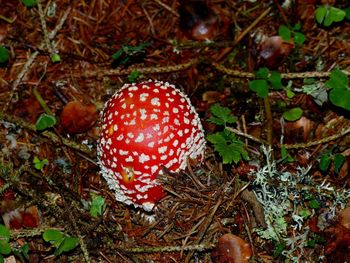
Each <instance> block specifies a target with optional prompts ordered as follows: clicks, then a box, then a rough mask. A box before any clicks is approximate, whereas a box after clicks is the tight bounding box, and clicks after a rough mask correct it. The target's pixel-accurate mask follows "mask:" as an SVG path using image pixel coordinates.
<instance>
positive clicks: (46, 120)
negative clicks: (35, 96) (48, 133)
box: [35, 113, 57, 131]
mask: <svg viewBox="0 0 350 263" xmlns="http://www.w3.org/2000/svg"><path fill="white" fill-rule="evenodd" d="M56 122H57V121H56V118H55V116H52V115H49V114H46V113H43V114H41V115H40V116H39V118H38V120H37V121H36V124H35V128H36V129H37V130H38V131H42V130H46V129H48V128H51V127H53V126H55V125H56Z"/></svg>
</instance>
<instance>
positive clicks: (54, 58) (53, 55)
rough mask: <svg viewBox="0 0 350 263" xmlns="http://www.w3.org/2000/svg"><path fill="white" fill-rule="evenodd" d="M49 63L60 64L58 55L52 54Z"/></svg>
mask: <svg viewBox="0 0 350 263" xmlns="http://www.w3.org/2000/svg"><path fill="white" fill-rule="evenodd" d="M51 61H52V62H53V63H57V62H60V61H61V57H60V55H58V54H57V53H55V54H52V56H51Z"/></svg>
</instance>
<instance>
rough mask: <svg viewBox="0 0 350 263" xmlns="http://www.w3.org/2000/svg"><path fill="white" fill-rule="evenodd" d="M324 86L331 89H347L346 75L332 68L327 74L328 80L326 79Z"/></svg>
mask: <svg viewBox="0 0 350 263" xmlns="http://www.w3.org/2000/svg"><path fill="white" fill-rule="evenodd" d="M325 84H326V86H327V87H329V88H331V89H348V87H349V80H348V76H347V75H346V74H345V73H343V72H342V71H341V70H339V69H334V70H332V71H331V73H330V75H329V80H327V81H326V83H325Z"/></svg>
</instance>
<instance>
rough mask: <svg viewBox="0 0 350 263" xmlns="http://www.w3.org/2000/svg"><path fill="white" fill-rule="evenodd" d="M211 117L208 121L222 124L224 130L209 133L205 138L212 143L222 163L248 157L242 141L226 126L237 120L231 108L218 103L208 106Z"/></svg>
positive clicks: (236, 161)
mask: <svg viewBox="0 0 350 263" xmlns="http://www.w3.org/2000/svg"><path fill="white" fill-rule="evenodd" d="M210 111H211V113H212V115H213V116H212V117H211V118H209V121H210V122H212V123H215V124H216V125H222V126H224V130H223V131H220V132H216V133H214V134H210V135H208V136H207V140H208V141H209V142H211V143H212V144H213V145H214V149H215V151H217V152H218V153H219V155H220V156H221V158H222V162H223V163H224V164H231V163H232V162H234V163H236V164H237V163H238V162H239V161H240V160H242V158H243V159H245V160H247V159H248V153H247V151H246V150H245V146H244V143H243V142H242V141H241V140H239V139H238V138H237V137H236V135H235V134H234V133H233V132H231V131H229V130H228V129H227V128H226V125H227V124H232V123H235V122H236V121H237V117H235V116H233V115H232V113H231V110H230V109H228V108H226V107H222V106H220V105H218V104H215V105H213V106H212V107H211V108H210Z"/></svg>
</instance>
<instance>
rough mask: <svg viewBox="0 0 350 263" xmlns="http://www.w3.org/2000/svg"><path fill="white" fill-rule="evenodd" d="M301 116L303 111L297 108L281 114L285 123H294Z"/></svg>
mask: <svg viewBox="0 0 350 263" xmlns="http://www.w3.org/2000/svg"><path fill="white" fill-rule="evenodd" d="M302 115H303V110H302V109H301V108H299V107H296V108H293V109H290V110H288V111H286V112H284V113H283V118H284V119H285V120H287V121H296V120H298V119H300V117H301V116H302Z"/></svg>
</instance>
